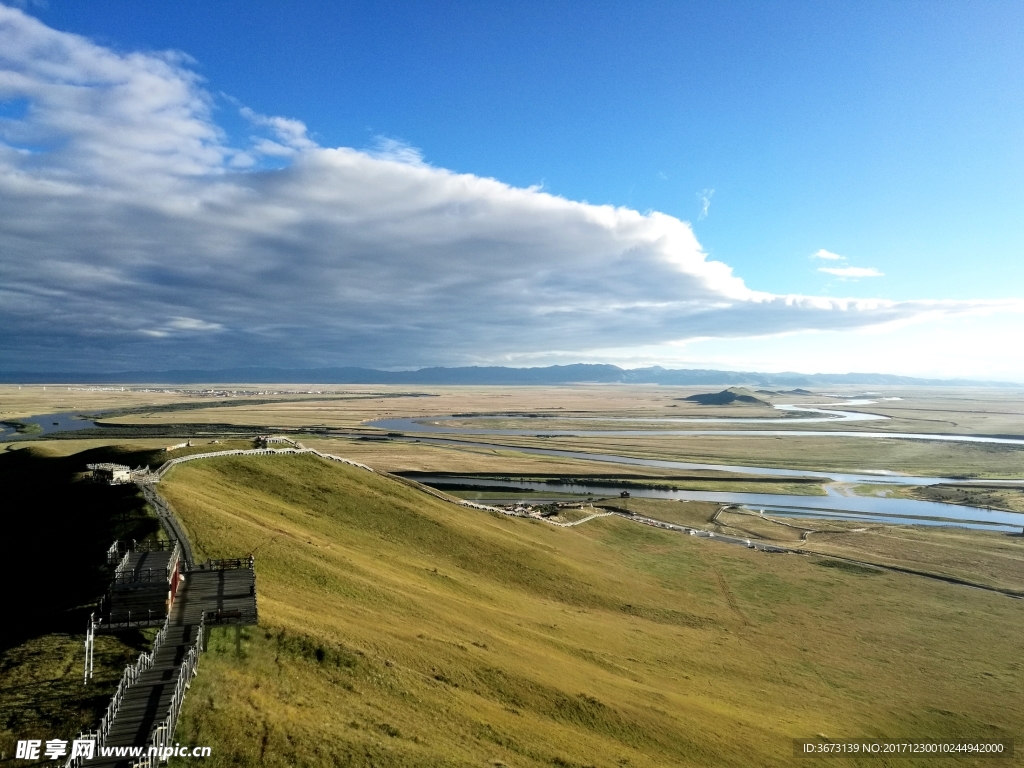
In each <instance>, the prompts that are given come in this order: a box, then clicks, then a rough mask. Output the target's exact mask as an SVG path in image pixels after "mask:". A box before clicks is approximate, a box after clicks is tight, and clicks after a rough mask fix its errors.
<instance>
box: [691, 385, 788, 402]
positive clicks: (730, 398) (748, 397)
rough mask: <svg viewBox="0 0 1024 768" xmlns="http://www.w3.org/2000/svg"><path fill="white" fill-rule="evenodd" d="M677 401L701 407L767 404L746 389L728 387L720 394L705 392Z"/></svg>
mask: <svg viewBox="0 0 1024 768" xmlns="http://www.w3.org/2000/svg"><path fill="white" fill-rule="evenodd" d="M678 399H680V400H688V401H690V402H694V403H700V404H701V405H731V404H733V403H746V404H748V405H750V404H754V405H767V404H768V401H767V400H765V399H764V398H763V397H758V396H757V395H756V394H755V393H753V392H751V391H750V390H749V389H747V388H746V387H729V388H728V389H723V390H722V391H721V392H706V393H703V394H697V395H690V396H689V397H681V398H678Z"/></svg>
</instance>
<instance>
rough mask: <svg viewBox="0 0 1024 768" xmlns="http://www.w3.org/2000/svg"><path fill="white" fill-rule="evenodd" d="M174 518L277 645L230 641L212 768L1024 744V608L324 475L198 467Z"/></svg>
mask: <svg viewBox="0 0 1024 768" xmlns="http://www.w3.org/2000/svg"><path fill="white" fill-rule="evenodd" d="M161 492H162V493H163V494H164V495H165V496H166V497H167V498H168V500H169V501H170V502H171V503H172V504H173V505H174V507H175V509H176V510H177V511H178V514H179V516H180V517H181V518H182V520H183V521H184V524H185V526H186V527H187V529H188V532H189V535H190V537H191V538H192V541H193V544H194V546H195V548H196V550H197V556H199V557H207V556H212V557H218V556H225V555H233V554H237V553H238V552H247V551H252V552H253V553H255V556H256V573H257V585H258V590H259V591H258V597H259V608H260V616H261V621H260V626H259V627H254V628H249V629H247V630H245V634H244V640H243V643H242V653H241V656H240V657H237V656H236V655H235V651H234V643H233V640H232V636H231V635H230V634H229V633H230V630H215V632H214V637H213V638H212V640H211V644H210V652H209V653H208V654H206V655H204V657H203V660H202V663H201V665H200V673H199V676H198V677H197V678H196V680H195V681H194V683H193V685H192V688H191V691H190V693H189V695H188V697H187V699H186V702H185V708H184V711H183V715H182V719H181V721H180V725H179V730H178V732H177V733H176V735H175V740H176V741H179V740H180V742H181V743H182V744H185V743H188V744H208V745H211V746H212V747H213V756H212V757H211V758H208V759H207V760H204V761H203V762H204V765H207V766H208V767H209V768H216V767H218V766H228V765H232V766H236V765H261V766H294V765H357V766H370V765H374V766H437V765H450V766H482V765H492V766H498V765H507V766H538V767H539V766H548V767H549V766H552V765H555V766H585V765H593V766H608V767H610V766H620V765H629V766H668V765H714V766H749V765H761V766H774V765H779V766H781V765H790V764H792V759H793V758H792V754H793V753H792V741H791V740H792V739H793V738H796V737H806V736H812V735H814V734H817V733H825V734H828V735H836V736H838V735H847V734H875V733H884V734H886V735H887V736H898V735H904V736H912V735H914V734H921V733H927V734H931V735H936V736H938V735H943V736H945V735H953V734H963V735H965V736H966V735H968V734H973V735H974V737H977V736H978V735H979V734H984V735H989V736H994V735H1003V736H1005V737H1011V736H1012V735H1013V734H1014V733H1019V732H1020V728H1021V725H1022V723H1024V710H1022V707H1021V702H1020V699H1019V696H1018V692H1019V690H1020V689H1021V688H1022V687H1024V672H1022V671H1021V668H1020V666H1019V665H1017V664H1016V663H1015V662H1016V660H1017V658H1018V657H1019V637H1020V632H1021V630H1022V628H1024V605H1022V604H1021V602H1020V601H1013V600H1009V599H1007V598H1004V597H1001V596H997V595H989V594H986V593H981V592H978V593H972V594H970V595H969V596H968V595H967V593H966V592H965V591H964V590H963V589H962V588H959V587H953V586H950V585H947V584H941V583H936V582H932V581H928V580H925V579H920V578H915V577H912V576H907V575H899V574H890V573H874V572H871V573H870V574H865V573H862V572H857V571H855V570H852V569H851V570H843V569H837V568H822V567H820V566H819V565H817V564H816V563H815V562H814V561H813V560H812V559H811V558H800V557H795V556H785V555H768V554H765V553H760V552H752V551H749V550H746V549H743V548H740V547H734V546H727V545H722V544H717V543H715V542H713V541H707V540H695V539H694V538H692V537H689V536H683V535H679V534H676V533H672V532H667V531H662V530H658V529H655V528H650V527H646V526H642V525H639V524H636V523H633V522H630V521H628V520H624V519H622V518H619V517H606V518H601V519H597V520H592V521H590V522H587V523H584V524H583V525H581V526H578V527H575V528H557V527H554V526H550V525H548V524H546V523H542V522H538V521H532V520H523V519H515V518H508V517H505V516H503V515H498V514H496V513H487V512H482V511H478V510H472V509H467V508H463V507H458V506H455V505H452V504H448V503H445V502H442V501H440V500H437V499H435V498H432V497H430V496H427V495H425V494H423V493H421V492H419V491H417V490H415V489H413V488H410V487H408V486H405V485H402V484H400V483H398V482H397V481H393V480H390V479H388V478H386V477H383V476H381V475H378V474H373V473H370V472H367V471H363V470H358V469H354V468H351V467H346V466H342V465H337V464H333V463H329V462H326V461H322V460H320V459H317V458H315V457H312V456H297V457H288V458H285V457H272V458H271V457H266V458H265V457H225V458H217V459H211V460H207V461H203V462H195V463H191V464H185V465H181V466H179V467H177V468H175V469H174V470H173V471H172V472H171V473H170V474H169V475H168V476H167V477H166V478H165V480H164V482H163V483H162V484H161ZM862 570H863V569H862ZM1010 662H1014V663H1013V664H1010ZM989 670H998V672H997V673H995V674H990V673H989ZM966 681H970V682H969V683H967V682H966Z"/></svg>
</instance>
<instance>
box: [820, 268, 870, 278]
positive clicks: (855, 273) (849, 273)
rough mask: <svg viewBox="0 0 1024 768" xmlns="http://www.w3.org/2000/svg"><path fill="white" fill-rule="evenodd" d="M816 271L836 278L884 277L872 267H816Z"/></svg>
mask: <svg viewBox="0 0 1024 768" xmlns="http://www.w3.org/2000/svg"><path fill="white" fill-rule="evenodd" d="M818 271H819V272H827V273H828V274H830V275H835V276H836V277H885V275H884V273H882V272H879V271H878V270H877V269H875V268H874V267H818Z"/></svg>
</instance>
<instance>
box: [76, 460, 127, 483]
mask: <svg viewBox="0 0 1024 768" xmlns="http://www.w3.org/2000/svg"><path fill="white" fill-rule="evenodd" d="M85 467H86V469H88V470H89V471H91V472H92V479H93V480H94V481H96V482H97V483H107V484H108V485H122V484H123V483H130V482H131V481H132V470H131V467H126V466H125V465H124V464H108V463H104V464H86V465H85Z"/></svg>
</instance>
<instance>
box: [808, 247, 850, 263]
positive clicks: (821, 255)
mask: <svg viewBox="0 0 1024 768" xmlns="http://www.w3.org/2000/svg"><path fill="white" fill-rule="evenodd" d="M811 258H812V259H826V260H828V261H846V257H845V256H840V255H839V254H838V253H832V252H831V251H826V250H825V249H824V248H820V249H818V250H817V251H815V252H814V253H812V254H811Z"/></svg>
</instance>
